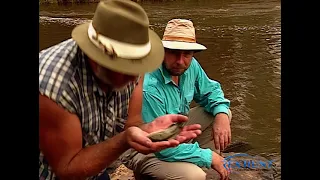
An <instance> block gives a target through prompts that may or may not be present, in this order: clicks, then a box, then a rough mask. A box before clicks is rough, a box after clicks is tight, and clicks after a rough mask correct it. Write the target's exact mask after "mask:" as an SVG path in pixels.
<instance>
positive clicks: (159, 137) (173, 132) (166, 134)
mask: <svg viewBox="0 0 320 180" xmlns="http://www.w3.org/2000/svg"><path fill="white" fill-rule="evenodd" d="M185 124H186V122H182V123H173V124H172V125H170V126H169V127H168V128H166V129H164V130H160V131H156V132H152V133H150V134H149V135H148V138H149V139H151V141H153V142H158V141H166V140H168V139H174V138H175V137H176V136H177V135H178V134H179V133H180V130H181V129H182V128H183V126H184V125H185Z"/></svg>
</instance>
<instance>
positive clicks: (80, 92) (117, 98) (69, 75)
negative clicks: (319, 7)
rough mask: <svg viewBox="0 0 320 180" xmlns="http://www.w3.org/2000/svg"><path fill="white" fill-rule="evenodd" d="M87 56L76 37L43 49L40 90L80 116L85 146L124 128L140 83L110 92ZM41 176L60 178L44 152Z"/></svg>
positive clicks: (41, 158)
mask: <svg viewBox="0 0 320 180" xmlns="http://www.w3.org/2000/svg"><path fill="white" fill-rule="evenodd" d="M86 58H87V57H86V56H85V55H84V54H83V52H82V51H81V50H80V48H79V47H78V46H77V44H76V43H75V41H74V40H72V39H69V40H66V41H64V42H61V43H60V44H57V45H55V46H52V47H50V48H48V49H45V50H43V51H41V52H40V53H39V92H40V94H42V95H45V96H47V97H48V98H50V99H52V100H53V101H55V102H56V103H57V104H59V105H60V106H62V107H63V108H64V109H66V110H67V111H69V112H71V113H74V114H76V115H77V116H78V117H79V119H80V121H81V127H82V134H83V146H84V147H86V146H90V145H94V144H97V143H99V142H102V141H104V140H106V139H108V138H110V137H112V136H114V135H115V134H117V133H119V132H121V131H122V130H123V129H124V124H125V119H126V118H127V115H128V106H129V99H130V97H131V94H132V91H133V89H134V87H135V85H136V84H135V83H130V84H129V85H128V86H127V88H124V89H122V90H121V91H113V92H110V93H109V94H106V93H105V92H103V91H102V90H101V89H100V88H99V86H98V85H97V82H96V81H95V79H94V76H93V74H92V71H91V69H90V68H88V66H89V65H88V62H87V59H86ZM70 128H72V127H70ZM104 171H105V169H104V170H103V171H102V172H101V173H103V172H104ZM101 173H100V174H101ZM96 178H97V176H95V177H91V178H89V179H96ZM39 179H40V180H42V179H46V180H49V179H50V180H51V179H56V177H55V174H54V173H53V172H52V171H51V167H50V166H49V164H48V162H47V161H46V159H45V157H44V156H43V154H42V153H41V152H40V155H39Z"/></svg>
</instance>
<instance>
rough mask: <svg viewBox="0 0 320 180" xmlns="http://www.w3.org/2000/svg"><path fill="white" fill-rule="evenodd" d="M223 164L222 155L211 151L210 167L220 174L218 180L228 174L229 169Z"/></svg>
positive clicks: (223, 178)
mask: <svg viewBox="0 0 320 180" xmlns="http://www.w3.org/2000/svg"><path fill="white" fill-rule="evenodd" d="M223 164H224V159H223V157H221V156H220V155H219V154H217V153H215V152H214V151H212V164H211V167H212V169H214V170H216V171H217V172H218V173H219V174H220V180H227V179H228V177H229V175H230V169H226V167H225V166H224V165H223Z"/></svg>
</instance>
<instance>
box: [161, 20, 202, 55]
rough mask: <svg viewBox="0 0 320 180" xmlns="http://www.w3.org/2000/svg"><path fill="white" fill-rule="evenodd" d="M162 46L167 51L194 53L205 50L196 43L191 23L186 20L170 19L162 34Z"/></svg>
mask: <svg viewBox="0 0 320 180" xmlns="http://www.w3.org/2000/svg"><path fill="white" fill-rule="evenodd" d="M162 44H163V46H164V47H165V48H168V49H179V50H194V51H202V50H206V49H207V48H206V47H205V46H203V45H202V44H198V43H197V41H196V33H195V29H194V27H193V23H192V22H191V21H190V20H186V19H172V20H170V21H169V22H168V24H167V26H166V28H165V30H164V33H163V38H162Z"/></svg>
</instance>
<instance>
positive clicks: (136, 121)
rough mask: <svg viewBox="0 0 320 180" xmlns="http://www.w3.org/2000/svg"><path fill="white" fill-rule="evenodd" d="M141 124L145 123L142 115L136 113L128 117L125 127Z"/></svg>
mask: <svg viewBox="0 0 320 180" xmlns="http://www.w3.org/2000/svg"><path fill="white" fill-rule="evenodd" d="M141 125H143V121H142V117H141V115H136V116H132V117H129V118H128V120H127V122H126V125H125V129H128V128H129V127H131V126H137V127H140V126H141Z"/></svg>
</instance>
